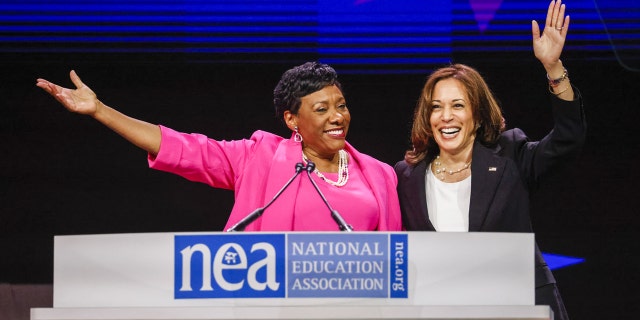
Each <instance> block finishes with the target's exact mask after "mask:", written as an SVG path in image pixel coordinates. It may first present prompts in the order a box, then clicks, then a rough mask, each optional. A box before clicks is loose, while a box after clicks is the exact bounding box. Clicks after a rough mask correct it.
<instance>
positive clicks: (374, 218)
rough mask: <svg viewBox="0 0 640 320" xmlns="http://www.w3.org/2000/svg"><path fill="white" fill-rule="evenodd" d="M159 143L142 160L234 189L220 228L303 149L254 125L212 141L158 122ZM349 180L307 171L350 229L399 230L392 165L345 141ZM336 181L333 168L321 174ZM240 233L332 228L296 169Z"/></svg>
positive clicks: (267, 194)
mask: <svg viewBox="0 0 640 320" xmlns="http://www.w3.org/2000/svg"><path fill="white" fill-rule="evenodd" d="M160 128H161V132H162V143H161V146H160V151H159V152H158V155H157V156H156V157H155V158H152V157H151V156H150V157H149V166H150V167H151V168H154V169H158V170H163V171H167V172H171V173H175V174H178V175H181V176H183V177H185V178H187V179H189V180H192V181H197V182H203V183H206V184H208V185H210V186H213V187H216V188H224V189H231V190H234V191H235V203H234V206H233V209H232V210H231V214H230V216H229V220H228V221H227V225H226V226H225V229H227V228H229V227H231V226H232V225H234V224H235V223H237V222H238V221H240V220H241V219H242V218H244V217H245V216H246V215H248V214H249V213H250V212H252V211H254V210H255V209H257V208H260V207H263V206H265V205H266V204H267V203H268V202H269V201H270V200H271V199H272V198H273V197H274V196H275V195H276V193H277V192H278V191H279V190H280V189H281V188H282V186H284V185H285V183H286V182H287V181H288V180H289V179H290V178H291V177H292V176H293V175H294V174H295V164H296V163H299V162H302V151H301V150H302V149H301V148H302V147H301V145H300V143H299V142H295V141H294V140H293V139H284V138H282V137H280V136H277V135H274V134H271V133H268V132H264V131H256V132H255V133H254V134H253V135H252V136H251V138H250V139H248V140H247V139H243V140H235V141H216V140H213V139H209V138H207V137H206V136H204V135H200V134H186V133H180V132H177V131H174V130H172V129H169V128H167V127H162V126H161V127H160ZM345 150H346V151H347V152H348V154H349V183H347V184H346V185H345V186H343V187H335V186H332V185H329V184H327V183H326V182H324V181H322V180H321V179H320V178H319V177H317V176H316V175H315V174H313V173H312V174H311V177H312V179H314V181H315V182H316V184H317V185H318V187H319V188H320V190H321V191H322V193H323V194H324V195H325V197H326V199H327V201H328V202H329V204H330V205H331V207H332V208H333V209H334V210H336V211H338V212H339V213H340V215H341V216H342V217H343V218H344V220H345V221H347V222H348V223H349V224H350V225H351V226H352V227H353V229H354V230H355V231H373V230H380V231H400V230H401V229H402V224H401V218H400V207H399V204H398V196H397V192H396V184H397V177H396V175H395V172H394V170H393V169H392V168H391V166H389V165H387V164H385V163H382V162H380V161H378V160H376V159H374V158H372V157H370V156H368V155H365V154H362V153H360V152H358V151H357V150H355V149H354V148H353V147H352V146H351V145H349V144H348V143H347V145H346V147H345ZM325 176H327V177H328V178H330V179H332V180H334V181H335V180H336V176H337V174H331V173H328V174H325ZM245 230H246V231H337V230H338V226H337V224H336V223H335V221H334V220H333V218H331V215H330V211H329V209H328V208H327V206H326V205H325V204H324V202H323V201H322V199H321V198H320V196H319V195H318V194H317V192H316V190H315V189H314V187H313V185H311V183H310V182H309V178H308V177H307V173H306V171H303V172H301V173H300V174H299V175H298V177H297V178H296V179H295V180H294V181H293V182H292V183H291V185H290V186H289V187H288V188H287V189H286V190H285V191H284V192H283V193H282V194H281V195H280V197H279V198H278V199H277V200H276V201H275V202H274V203H273V204H272V205H271V206H270V207H269V208H267V209H266V210H265V212H264V213H263V215H262V216H261V217H260V218H258V219H257V220H256V221H254V222H252V223H251V224H249V225H248V226H247V227H246V229H245Z"/></svg>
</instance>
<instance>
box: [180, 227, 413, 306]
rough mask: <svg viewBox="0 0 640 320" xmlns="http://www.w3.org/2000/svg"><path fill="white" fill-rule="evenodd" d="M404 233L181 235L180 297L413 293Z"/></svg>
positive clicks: (403, 295)
mask: <svg viewBox="0 0 640 320" xmlns="http://www.w3.org/2000/svg"><path fill="white" fill-rule="evenodd" d="M407 254H408V241H407V235H406V234H395V233H394V234H387V233H295V232H294V233H283V234H269V233H239V234H236V233H234V234H228V233H227V234H202V235H176V236H175V247H174V263H175V275H174V297H175V299H207V298H341V297H345V298H346V297H349V298H407V297H408V283H407V279H408V274H407V271H408V267H407V266H408V261H407V258H408V255H407Z"/></svg>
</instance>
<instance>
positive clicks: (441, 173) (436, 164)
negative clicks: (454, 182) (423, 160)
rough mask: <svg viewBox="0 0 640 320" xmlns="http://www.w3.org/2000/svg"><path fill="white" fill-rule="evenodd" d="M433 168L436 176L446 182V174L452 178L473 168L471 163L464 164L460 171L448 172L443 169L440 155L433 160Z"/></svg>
mask: <svg viewBox="0 0 640 320" xmlns="http://www.w3.org/2000/svg"><path fill="white" fill-rule="evenodd" d="M433 166H434V169H435V171H436V172H435V173H436V176H437V177H438V179H440V180H442V181H444V180H445V179H446V176H445V175H444V174H445V173H448V174H449V175H450V176H452V175H454V174H456V173H460V172H462V171H463V170H465V169H469V167H471V161H469V162H467V163H465V164H464V166H462V168H460V169H458V170H451V169H449V170H447V168H446V167H441V166H442V162H440V155H437V156H436V159H435V160H433Z"/></svg>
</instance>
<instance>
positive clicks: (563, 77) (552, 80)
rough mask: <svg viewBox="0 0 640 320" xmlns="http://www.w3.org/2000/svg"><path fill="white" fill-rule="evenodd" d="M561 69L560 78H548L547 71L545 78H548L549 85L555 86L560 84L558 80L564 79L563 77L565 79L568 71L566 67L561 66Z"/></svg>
mask: <svg viewBox="0 0 640 320" xmlns="http://www.w3.org/2000/svg"><path fill="white" fill-rule="evenodd" d="M562 70H563V72H562V76H560V78H557V79H551V78H549V74H548V73H547V80H549V86H551V87H557V86H558V85H560V82H562V81H564V79H566V78H567V77H568V76H569V72H567V69H566V68H562Z"/></svg>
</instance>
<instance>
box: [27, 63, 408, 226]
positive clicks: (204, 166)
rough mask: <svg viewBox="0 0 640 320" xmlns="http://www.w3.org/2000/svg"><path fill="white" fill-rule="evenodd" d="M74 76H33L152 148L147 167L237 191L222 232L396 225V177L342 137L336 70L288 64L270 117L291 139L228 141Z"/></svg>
mask: <svg viewBox="0 0 640 320" xmlns="http://www.w3.org/2000/svg"><path fill="white" fill-rule="evenodd" d="M70 77H71V81H72V82H73V83H74V85H75V86H76V89H69V88H64V87H61V86H59V85H56V84H54V83H51V82H49V81H47V80H44V79H38V80H37V86H38V87H40V88H42V89H44V90H45V91H46V92H48V93H49V94H51V95H52V96H54V97H55V98H56V99H57V100H58V101H59V102H60V103H62V105H64V106H65V108H67V109H68V110H70V111H72V112H76V113H79V114H85V115H89V116H91V117H93V118H94V119H96V120H98V121H99V122H101V123H102V124H104V125H105V126H107V127H109V128H110V129H112V130H113V131H115V132H116V133H118V134H120V135H121V136H122V137H124V138H125V139H127V140H128V141H130V142H131V143H133V144H134V145H136V146H138V147H140V148H142V149H143V150H145V151H146V152H148V159H149V166H150V167H151V168H154V169H158V170H163V171H167V172H171V173H175V174H178V175H181V176H183V177H185V178H187V179H189V180H192V181H197V182H202V183H206V184H208V185H210V186H212V187H216V188H223V189H230V190H234V192H235V203H234V207H233V209H232V211H231V214H230V216H229V219H228V221H227V226H226V228H225V229H227V230H228V229H233V230H242V229H244V230H248V231H263V230H264V231H337V230H344V229H345V226H347V225H348V226H347V227H348V228H346V229H350V228H352V229H353V230H355V231H373V230H380V231H382V230H384V231H398V230H401V228H402V223H401V218H400V209H399V204H398V196H397V193H396V184H397V177H396V174H395V172H394V170H393V169H392V168H391V166H389V165H387V164H385V163H382V162H380V161H378V160H376V159H374V158H372V157H370V156H368V155H365V154H362V153H360V152H358V151H357V150H356V149H355V148H353V146H351V145H350V144H349V143H347V142H346V136H347V133H348V131H349V123H350V121H351V115H350V113H349V109H348V108H347V103H346V99H345V97H344V95H343V94H342V88H341V85H340V82H339V81H338V79H337V74H336V72H335V70H334V69H333V68H331V67H330V66H328V65H326V64H320V63H316V62H308V63H305V64H303V65H300V66H297V67H294V68H292V69H290V70H288V71H286V72H285V73H284V74H283V75H282V78H281V79H280V82H279V83H278V84H277V86H276V88H275V90H274V104H275V108H276V114H277V116H278V117H279V118H280V119H282V120H283V122H284V124H285V125H286V126H287V127H288V128H289V129H290V130H291V136H290V137H289V138H285V137H280V136H277V135H274V134H271V133H268V132H264V131H256V132H255V133H254V134H253V135H252V136H251V138H250V139H242V140H234V141H218V140H213V139H210V138H208V137H206V136H204V135H200V134H186V133H180V132H177V131H174V130H172V129H170V128H167V127H164V126H161V125H156V124H151V123H148V122H145V121H141V120H138V119H134V118H131V117H129V116H127V115H124V114H122V113H120V112H118V111H117V110H116V109H113V108H111V107H109V106H107V105H105V104H104V103H102V102H101V101H100V100H99V99H98V98H97V96H96V94H95V93H94V92H93V91H92V90H91V89H90V88H89V87H88V86H87V85H85V84H84V83H82V81H81V80H80V78H79V77H78V75H77V74H76V73H75V71H71V73H70ZM311 163H313V164H311ZM314 166H315V168H314ZM301 171H308V172H301ZM296 172H300V174H298V175H297V176H296V175H295V173H296ZM307 173H309V174H308V175H309V177H307ZM294 176H295V178H293V177H294ZM309 178H310V179H309ZM288 183H289V184H288ZM314 183H315V185H314ZM287 184H288V186H287V187H286V188H284V189H282V188H283V186H285V185H287ZM316 187H317V188H316ZM281 190H283V191H282V192H281V193H279V192H280V191H281ZM320 193H321V194H322V196H321V195H320ZM276 195H278V197H277V199H275V200H274V201H272V200H273V199H274V197H275V196H276ZM323 197H324V198H325V199H326V201H327V203H328V204H329V205H327V203H325V202H324V200H323ZM265 207H266V208H265ZM329 207H331V209H333V212H334V213H337V218H336V214H333V215H332V211H330V209H329ZM258 208H265V210H263V211H262V212H261V214H259V215H256V216H257V218H256V219H255V220H252V221H250V222H249V223H247V224H246V226H245V225H243V226H242V228H238V229H236V228H234V227H236V226H237V223H238V222H240V221H242V220H243V219H244V218H245V217H247V216H248V215H249V214H250V213H252V212H254V210H256V209H258ZM340 221H342V224H339V223H338V222H340Z"/></svg>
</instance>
